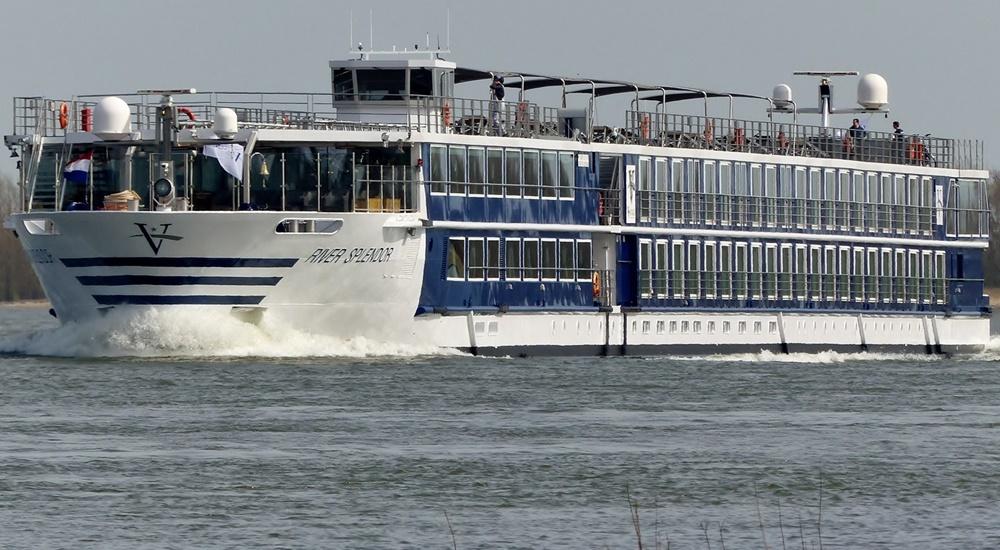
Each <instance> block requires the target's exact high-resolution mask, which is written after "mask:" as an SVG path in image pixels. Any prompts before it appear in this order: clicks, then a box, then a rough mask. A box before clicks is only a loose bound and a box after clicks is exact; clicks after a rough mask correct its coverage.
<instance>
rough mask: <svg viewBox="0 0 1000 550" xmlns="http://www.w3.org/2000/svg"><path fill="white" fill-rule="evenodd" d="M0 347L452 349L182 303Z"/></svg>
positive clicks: (386, 352)
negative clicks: (320, 330)
mask: <svg viewBox="0 0 1000 550" xmlns="http://www.w3.org/2000/svg"><path fill="white" fill-rule="evenodd" d="M0 353H15V354H25V355H44V356H58V357H376V356H394V357H415V356H420V355H440V354H450V353H457V352H453V351H450V350H445V349H442V348H438V347H435V346H411V345H401V344H396V343H387V342H379V341H375V340H370V339H366V338H351V339H339V338H334V337H330V336H323V335H318V334H311V333H307V332H301V331H298V330H294V329H292V328H289V327H288V326H285V325H282V324H279V323H274V322H273V321H270V320H269V319H268V317H267V315H265V316H264V318H263V319H262V320H261V322H260V324H258V325H254V324H250V323H245V322H243V321H240V320H239V319H236V318H234V317H232V316H231V315H229V314H228V313H225V312H212V311H205V310H194V309H191V310H186V309H166V310H163V309H144V310H133V311H111V312H109V313H108V314H107V315H106V316H104V317H101V318H98V319H93V320H89V321H87V322H83V323H66V324H63V325H61V326H58V327H55V328H44V329H38V330H34V331H31V332H27V333H22V334H16V335H13V336H6V337H4V336H0Z"/></svg>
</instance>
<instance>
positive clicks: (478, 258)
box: [469, 239, 486, 281]
mask: <svg viewBox="0 0 1000 550" xmlns="http://www.w3.org/2000/svg"><path fill="white" fill-rule="evenodd" d="M485 253H486V251H485V247H484V245H483V239H469V280H470V281H471V280H482V279H483V276H484V274H485V269H484V268H485V267H486V257H485Z"/></svg>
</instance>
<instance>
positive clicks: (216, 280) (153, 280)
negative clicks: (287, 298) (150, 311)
mask: <svg viewBox="0 0 1000 550" xmlns="http://www.w3.org/2000/svg"><path fill="white" fill-rule="evenodd" d="M77 280H78V281H80V283H81V284H82V285H84V286H132V285H157V286H183V285H226V286H274V285H276V284H278V281H280V280H281V277H198V276H161V275H81V276H79V277H77Z"/></svg>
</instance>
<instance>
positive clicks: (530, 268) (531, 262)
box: [524, 239, 539, 281]
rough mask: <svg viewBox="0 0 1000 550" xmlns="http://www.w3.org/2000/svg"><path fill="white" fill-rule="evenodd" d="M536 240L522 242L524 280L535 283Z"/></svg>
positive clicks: (536, 272)
mask: <svg viewBox="0 0 1000 550" xmlns="http://www.w3.org/2000/svg"><path fill="white" fill-rule="evenodd" d="M538 256H539V250H538V239H525V240H524V280H526V281H537V280H538V277H539V270H538Z"/></svg>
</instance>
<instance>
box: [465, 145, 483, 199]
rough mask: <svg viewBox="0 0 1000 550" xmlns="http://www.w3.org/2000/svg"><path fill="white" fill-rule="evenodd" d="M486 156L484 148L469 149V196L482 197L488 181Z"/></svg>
mask: <svg viewBox="0 0 1000 550" xmlns="http://www.w3.org/2000/svg"><path fill="white" fill-rule="evenodd" d="M485 155H486V152H485V151H484V150H483V148H482V147H469V194H470V195H482V194H483V185H482V184H483V183H484V182H485V181H486V173H485V162H486V159H485Z"/></svg>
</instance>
